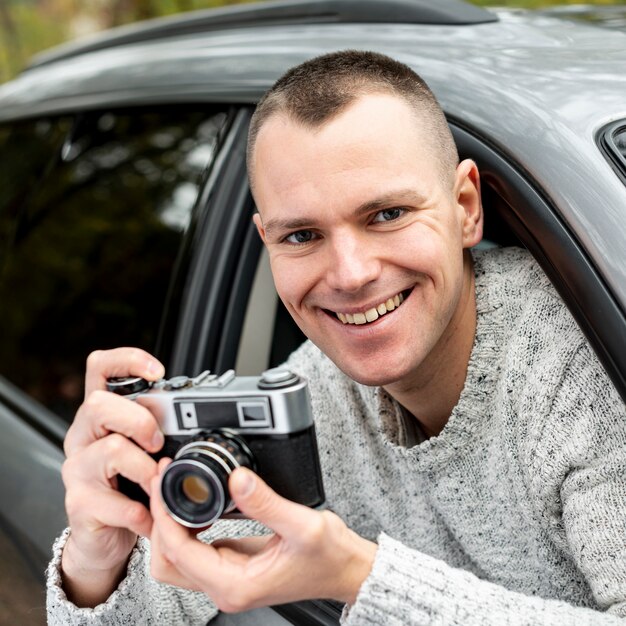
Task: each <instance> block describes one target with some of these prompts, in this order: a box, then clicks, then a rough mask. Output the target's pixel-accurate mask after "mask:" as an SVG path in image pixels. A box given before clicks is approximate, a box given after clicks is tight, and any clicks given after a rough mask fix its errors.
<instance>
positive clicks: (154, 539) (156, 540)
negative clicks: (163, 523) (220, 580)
mask: <svg viewBox="0 0 626 626" xmlns="http://www.w3.org/2000/svg"><path fill="white" fill-rule="evenodd" d="M150 573H151V574H152V577H153V578H154V579H155V580H158V581H160V582H162V583H166V584H168V585H176V586H177V587H184V588H185V589H191V590H193V591H200V587H199V586H198V585H197V584H196V583H194V582H193V581H191V580H190V579H188V578H187V577H186V576H184V575H183V574H182V573H181V572H179V571H178V570H177V569H176V567H175V566H174V565H172V563H171V562H170V561H169V560H168V559H167V558H166V557H165V554H164V552H163V549H162V541H161V535H160V533H159V532H158V530H156V527H155V528H154V529H153V531H152V535H151V537H150Z"/></svg>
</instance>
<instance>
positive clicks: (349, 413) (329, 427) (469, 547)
mask: <svg viewBox="0 0 626 626" xmlns="http://www.w3.org/2000/svg"><path fill="white" fill-rule="evenodd" d="M474 257H475V276H476V301H477V328H476V337H475V341H474V347H473V350H472V354H471V357H470V361H469V365H468V371H467V377H466V381H465V386H464V389H463V392H462V394H461V397H460V399H459V401H458V403H457V405H456V407H455V408H454V410H453V411H452V414H451V416H450V419H449V421H448V423H447V424H446V426H445V428H444V429H443V430H442V432H441V433H440V434H439V435H438V436H436V437H431V438H430V439H427V440H425V441H423V442H421V443H419V444H418V445H413V446H407V442H411V441H412V438H411V437H410V436H409V434H408V433H407V430H408V429H407V427H406V417H405V415H404V412H403V411H402V409H401V407H400V406H399V405H398V404H397V403H396V402H395V401H394V400H393V399H392V398H391V397H390V396H389V395H388V394H387V393H386V392H385V391H384V390H383V389H381V388H375V387H366V386H363V385H359V384H357V383H355V382H354V381H352V380H350V379H349V378H348V377H347V376H345V375H344V374H343V373H342V372H340V371H339V370H338V369H337V368H336V367H335V365H334V364H333V363H332V362H330V361H329V360H328V359H327V358H326V357H325V356H324V355H323V354H322V353H321V352H320V351H319V349H317V348H316V347H315V346H314V345H312V344H311V343H309V342H307V343H305V344H303V346H302V347H301V348H299V349H298V350H297V351H296V352H295V353H294V354H293V355H292V356H291V357H290V359H289V362H288V363H289V366H290V367H291V369H293V370H295V371H296V372H298V373H300V374H301V375H303V376H305V377H307V378H308V379H309V381H310V389H311V397H312V403H313V410H314V415H315V417H316V428H317V434H318V443H319V449H320V457H321V463H322V470H323V473H324V480H325V489H326V495H327V498H328V503H329V506H330V508H332V510H334V511H335V512H336V513H337V514H338V515H339V516H340V517H342V519H344V521H345V522H346V523H347V524H348V525H349V526H350V527H351V528H352V529H354V530H355V531H356V532H358V533H359V534H360V535H362V536H364V537H366V538H368V539H371V540H373V541H377V542H378V544H379V547H378V551H377V554H376V559H375V562H374V566H373V568H372V571H371V573H370V575H369V577H368V578H367V579H366V581H365V582H364V584H363V585H362V587H361V589H360V592H359V595H358V597H357V600H356V602H355V604H354V605H353V606H351V607H346V609H345V610H344V614H343V616H342V622H343V623H344V624H345V625H346V626H357V625H365V624H368V625H369V624H371V625H374V624H377V625H380V624H390V625H400V624H411V625H413V624H414V625H432V626H435V625H441V626H443V625H459V626H460V625H463V626H473V625H476V626H478V625H486V624H487V625H489V624H493V625H494V626H495V625H498V626H500V625H503V624H508V625H516V626H517V625H519V626H521V625H526V624H527V625H531V624H534V625H537V624H542V625H555V626H556V625H557V624H558V625H559V626H563V625H572V626H573V625H574V624H575V625H576V626H592V625H593V626H596V625H598V626H600V625H606V626H608V625H610V624H615V625H616V626H618V625H621V626H624V624H626V408H625V407H624V403H623V402H622V400H621V398H620V397H619V395H618V394H617V392H616V391H615V389H614V387H613V386H612V384H611V383H610V381H609V380H608V378H607V376H606V374H605V372H604V370H603V369H602V367H601V366H600V364H599V363H598V361H597V359H596V357H595V355H594V353H593V352H592V351H591V349H590V347H589V345H588V344H587V342H586V340H585V339H584V337H583V336H582V334H581V332H580V330H579V329H578V327H577V325H576V323H575V322H574V320H573V319H572V317H571V315H570V314H569V312H568V311H567V309H566V308H565V307H564V305H563V303H562V301H561V300H560V298H559V297H558V295H556V293H555V292H554V290H553V288H552V286H551V285H550V282H549V281H548V279H547V278H546V277H545V275H544V274H543V272H542V271H541V270H540V268H539V267H538V266H537V265H536V263H535V262H534V260H533V259H532V257H531V256H530V255H529V254H528V253H527V252H526V251H523V250H520V249H515V248H509V249H496V250H489V251H484V252H475V253H474ZM381 367H384V364H381ZM416 417H417V418H418V419H419V415H417V416H416ZM227 524H235V526H231V530H230V531H229V532H230V533H231V534H232V533H234V534H239V533H241V534H244V533H246V532H250V529H249V528H247V527H246V524H245V522H224V523H223V524H220V525H216V526H215V527H214V529H212V531H213V530H215V532H216V533H217V532H223V531H224V530H225V529H226V528H227ZM257 531H258V528H257ZM62 542H63V538H61V539H60V540H59V542H57V547H56V548H55V554H54V558H53V560H52V562H51V564H50V567H49V570H48V609H49V623H50V624H52V625H57V624H59V625H60V624H64V625H78V624H107V625H108V624H126V623H128V624H130V623H132V624H203V623H205V621H206V620H207V619H208V618H210V617H211V616H212V615H214V613H215V609H214V608H212V606H211V605H210V603H209V601H208V599H206V598H205V597H204V596H202V594H198V593H193V592H188V591H184V590H180V589H175V588H173V587H168V586H166V585H160V584H158V583H155V582H154V581H152V579H151V578H150V576H149V573H148V569H147V567H148V565H147V561H148V550H149V546H148V542H145V541H142V542H140V544H139V545H138V547H137V549H136V550H135V551H134V553H133V555H132V558H131V561H130V564H129V568H128V576H127V578H126V579H125V580H124V581H123V582H122V583H121V584H120V587H119V589H118V590H117V591H116V592H115V593H114V594H113V595H112V596H111V597H110V598H109V600H108V601H107V602H106V603H105V604H103V605H101V606H99V607H96V608H95V609H77V608H76V607H75V606H74V605H72V604H71V603H70V602H68V601H67V599H66V598H65V595H64V593H63V590H62V588H61V585H60V575H59V563H60V554H61V545H62Z"/></svg>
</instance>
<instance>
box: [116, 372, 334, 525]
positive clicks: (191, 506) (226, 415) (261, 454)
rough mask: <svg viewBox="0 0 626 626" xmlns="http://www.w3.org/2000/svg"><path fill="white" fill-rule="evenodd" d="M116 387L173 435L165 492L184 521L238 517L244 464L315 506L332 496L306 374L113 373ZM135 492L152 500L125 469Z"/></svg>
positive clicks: (168, 440) (128, 487) (127, 486)
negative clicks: (234, 489) (233, 495)
mask: <svg viewBox="0 0 626 626" xmlns="http://www.w3.org/2000/svg"><path fill="white" fill-rule="evenodd" d="M107 388H108V389H109V391H113V392H114V393H118V394H120V395H123V396H126V397H129V398H131V399H134V400H136V401H137V402H139V403H141V404H142V405H144V406H146V407H147V408H148V409H149V410H150V411H151V412H152V414H153V415H154V416H155V418H156V419H157V421H158V423H159V426H160V428H161V430H162V431H163V433H164V435H165V444H164V446H163V448H162V449H161V450H160V451H159V452H158V453H157V454H154V455H151V456H152V457H153V458H155V459H156V460H158V459H160V458H162V457H170V458H172V459H173V462H172V463H171V464H170V465H169V466H168V467H167V468H166V470H165V472H164V474H163V477H162V480H161V496H162V498H163V502H164V504H165V506H166V508H167V510H168V512H169V513H170V515H171V516H172V517H173V518H174V519H176V520H177V521H178V522H179V523H181V524H183V525H185V526H188V527H190V528H201V527H204V526H207V525H209V524H212V523H213V522H214V521H215V520H216V519H218V518H220V517H229V516H231V517H236V516H240V513H239V512H238V511H237V510H236V508H235V506H234V504H233V502H232V501H231V499H230V496H229V493H228V477H229V475H230V473H231V472H232V471H233V470H234V469H235V468H236V467H238V466H245V467H249V468H250V469H252V470H253V471H255V472H256V473H257V474H258V475H259V476H260V477H261V478H262V479H263V480H264V481H265V482H266V483H267V484H268V485H269V486H270V487H271V488H272V489H273V490H274V491H276V492H277V493H278V494H280V495H281V496H283V497H285V498H287V499H289V500H292V501H293V502H297V503H299V504H303V505H306V506H309V507H315V508H319V507H321V506H322V505H323V504H324V499H325V497H324V488H323V484H322V474H321V469H320V464H319V457H318V452H317V440H316V437H315V426H314V423H313V414H312V411H311V403H310V398H309V393H308V387H307V384H306V381H305V380H304V379H302V378H300V377H298V376H297V375H295V374H293V373H292V372H291V371H289V370H287V369H283V368H275V369H272V370H268V371H266V372H264V373H263V374H262V375H261V376H260V377H252V376H239V377H238V376H235V372H234V371H233V370H229V371H227V372H226V373H224V374H222V375H221V376H216V375H212V374H211V373H210V372H208V371H207V372H203V373H202V374H200V375H199V376H197V377H195V378H189V377H187V376H177V377H175V378H171V379H163V380H160V381H157V382H156V383H148V382H147V381H145V380H144V379H142V378H111V379H109V380H108V381H107ZM118 487H119V489H120V491H121V492H122V493H125V494H126V495H128V496H129V497H131V498H133V499H135V500H140V501H143V502H144V503H147V496H146V494H145V493H144V491H143V490H142V489H141V488H140V487H139V486H138V485H137V484H135V483H132V482H131V481H129V480H126V479H124V478H123V477H122V476H119V477H118Z"/></svg>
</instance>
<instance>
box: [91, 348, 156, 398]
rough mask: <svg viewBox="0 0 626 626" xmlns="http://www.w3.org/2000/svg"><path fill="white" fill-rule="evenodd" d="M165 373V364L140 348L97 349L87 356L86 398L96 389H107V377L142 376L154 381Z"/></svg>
mask: <svg viewBox="0 0 626 626" xmlns="http://www.w3.org/2000/svg"><path fill="white" fill-rule="evenodd" d="M164 375H165V368H164V367H163V364H162V363H161V362H159V361H158V360H157V359H155V358H154V357H153V356H152V355H151V354H148V353H147V352H145V351H144V350H141V349H140V348H114V349H113V350H96V351H95V352H92V353H91V354H90V355H89V356H88V357H87V372H86V374H85V398H87V397H88V396H89V394H90V393H91V392H92V391H94V390H96V389H106V379H107V378H113V377H116V376H141V378H145V379H146V380H151V381H152V380H158V379H159V378H162V377H163V376H164Z"/></svg>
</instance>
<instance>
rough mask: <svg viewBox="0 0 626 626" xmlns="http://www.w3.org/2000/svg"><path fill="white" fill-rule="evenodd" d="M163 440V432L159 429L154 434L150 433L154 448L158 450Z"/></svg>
mask: <svg viewBox="0 0 626 626" xmlns="http://www.w3.org/2000/svg"><path fill="white" fill-rule="evenodd" d="M164 441H165V439H164V438H163V433H162V432H161V431H160V430H157V431H156V432H155V433H154V435H152V446H153V447H154V449H155V450H160V449H161V448H162V447H163V443H164Z"/></svg>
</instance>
